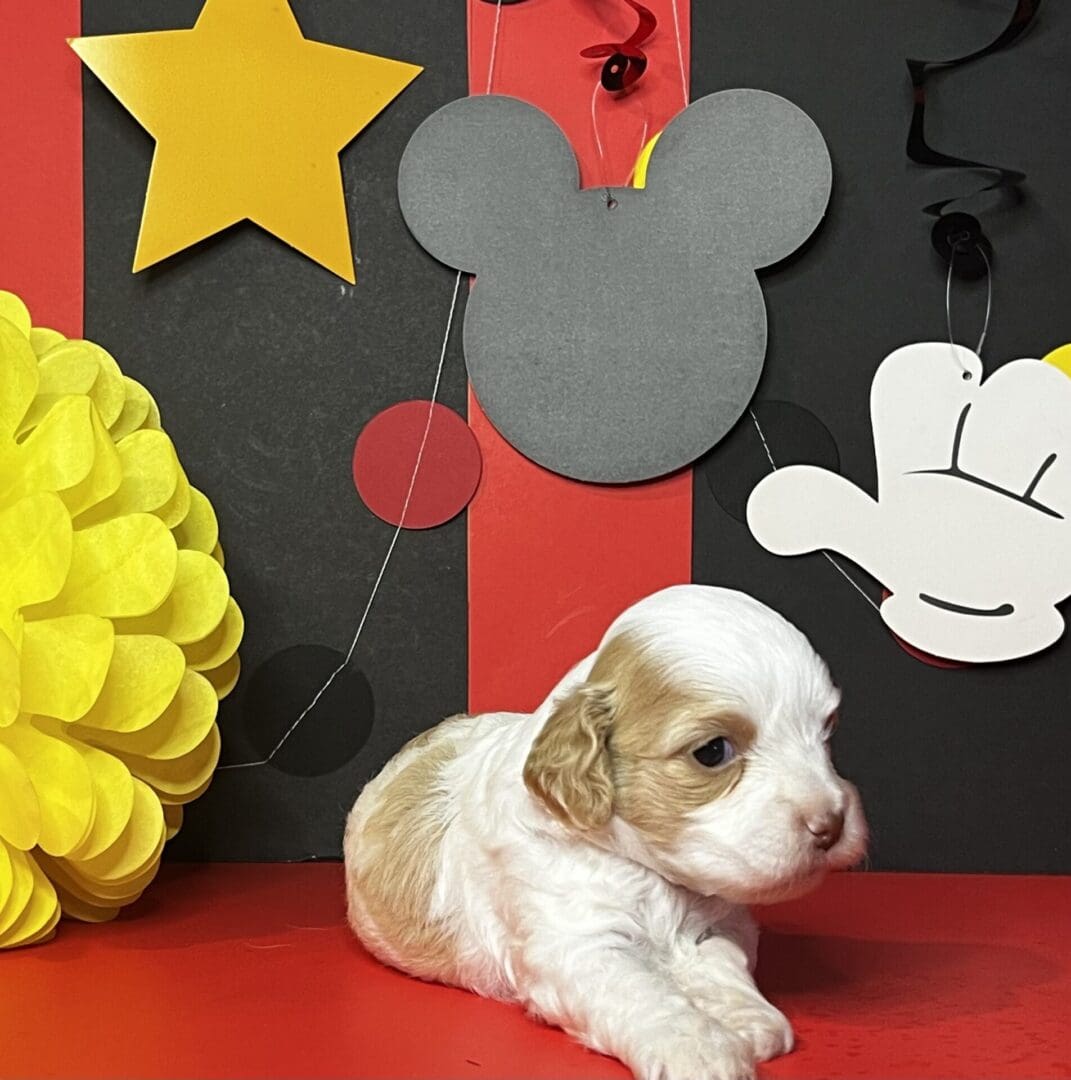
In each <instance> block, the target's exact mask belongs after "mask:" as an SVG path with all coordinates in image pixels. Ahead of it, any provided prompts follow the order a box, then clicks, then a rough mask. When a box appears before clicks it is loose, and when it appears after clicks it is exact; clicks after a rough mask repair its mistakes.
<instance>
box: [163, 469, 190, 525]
mask: <svg viewBox="0 0 1071 1080" xmlns="http://www.w3.org/2000/svg"><path fill="white" fill-rule="evenodd" d="M192 490H193V489H192V488H191V487H190V482H189V480H188V479H187V478H186V474H185V473H184V472H183V471H182V466H181V465H180V466H179V470H178V479H177V481H176V483H175V492H174V494H173V495H172V496H171V498H170V499H168V500H167V502H166V503H164V505H163V506H161V507H160V508H159V509H158V510H156V511H155V513H156V516H157V517H158V518H159V519H160V520H161V521H162V522H163V523H164V524H165V525H166V526H167V527H168V528H169V529H173V528H174V527H175V526H176V525H178V524H179V522H181V521H182V520H183V519H184V518H185V517H186V515H187V514H188V513H189V511H190V499H191V495H190V492H191V491H192Z"/></svg>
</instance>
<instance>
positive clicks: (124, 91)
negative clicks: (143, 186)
mask: <svg viewBox="0 0 1071 1080" xmlns="http://www.w3.org/2000/svg"><path fill="white" fill-rule="evenodd" d="M71 45H72V47H73V48H74V50H75V51H76V52H77V53H78V55H79V56H80V57H81V58H82V60H83V62H84V63H85V64H86V65H87V66H88V67H89V68H90V69H91V70H92V71H93V72H94V74H96V75H97V77H98V78H100V80H101V81H102V82H103V83H104V84H105V86H107V87H108V89H109V90H111V92H112V93H113V94H115V96H116V97H117V98H118V99H119V101H120V102H122V104H123V105H124V106H125V107H126V108H127V109H129V110H130V112H131V113H132V114H133V115H134V117H135V118H136V119H137V120H138V122H139V123H141V124H142V126H143V127H145V128H146V129H147V130H148V132H149V133H150V134H151V135H152V136H153V138H154V139H155V140H156V152H155V154H154V156H153V163H152V172H151V174H150V177H149V187H148V191H147V193H146V199H145V211H144V214H143V217H142V222H141V233H140V235H139V237H138V247H137V253H136V255H135V257H134V270H135V271H137V270H141V269H143V268H144V267H146V266H151V265H152V264H153V263H156V262H159V261H160V260H161V259H164V258H167V257H168V256H169V255H172V254H174V253H175V252H176V251H181V250H182V249H183V248H186V247H189V246H190V245H191V244H195V243H197V242H198V241H199V240H203V239H204V238H205V237H207V236H211V235H213V234H214V233H217V232H219V231H220V230H222V229H225V228H227V227H228V226H230V225H233V224H235V223H236V222H238V221H242V220H244V219H249V220H251V221H254V222H256V223H257V224H258V225H260V226H261V227H262V228H264V229H267V230H268V231H269V232H271V233H274V234H275V235H276V236H278V237H279V238H280V239H282V240H284V241H285V242H286V243H288V244H290V245H291V246H292V247H295V248H297V249H298V250H299V251H301V252H303V253H304V254H306V255H308V256H309V257H310V258H312V259H314V260H316V262H318V263H320V264H322V265H323V266H326V267H327V268H328V269H329V270H332V271H334V273H336V274H338V275H339V276H340V277H343V278H345V280H347V281H349V282H353V281H354V273H353V255H352V252H351V248H350V236H349V225H348V221H347V217H346V204H345V197H344V193H343V189H342V175H341V170H340V168H339V163H338V153H339V151H340V150H341V149H342V148H343V147H344V146H345V145H346V144H347V143H348V142H350V140H351V139H353V138H354V136H355V135H356V134H357V133H358V132H359V131H360V130H361V129H362V128H364V127H365V126H366V125H367V124H368V123H369V122H370V121H371V120H372V119H373V117H375V116H376V115H377V114H378V113H379V112H380V111H382V109H384V108H385V107H386V106H387V104H389V102H390V101H391V100H393V98H395V97H396V96H397V95H398V94H400V93H401V92H402V90H404V89H405V87H406V86H408V85H409V83H410V82H412V80H413V79H414V78H416V76H417V75H418V74H419V73H420V71H421V69H420V68H419V67H415V66H414V65H412V64H405V63H400V62H399V61H396V60H387V59H384V58H383V57H378V56H371V55H369V54H366V53H360V52H354V51H352V50H349V49H342V48H337V47H334V46H331V45H323V44H320V43H318V42H314V41H309V40H308V39H306V38H305V37H304V36H303V35H302V33H301V29H300V27H299V26H298V24H297V21H296V20H295V18H294V15H293V13H292V11H291V10H290V8H289V6H288V4H286V3H274V4H264V3H260V4H250V3H248V2H246V0H206V3H205V5H204V7H203V8H202V9H201V13H200V15H199V16H198V19H197V23H196V25H195V26H194V28H193V29H192V30H165V31H157V32H152V33H140V34H115V35H110V36H105V37H88V38H86V37H83V38H76V39H75V40H73V41H72V42H71Z"/></svg>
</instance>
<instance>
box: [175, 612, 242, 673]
mask: <svg viewBox="0 0 1071 1080" xmlns="http://www.w3.org/2000/svg"><path fill="white" fill-rule="evenodd" d="M244 631H245V618H244V616H243V615H242V611H241V609H240V608H239V607H238V605H237V604H236V603H235V601H234V598H233V597H229V598H228V599H227V610H226V611H225V612H224V613H223V621H222V622H221V623H220V624H219V626H217V627H216V629H215V630H213V631H212V633H211V634H209V635H208V636H207V637H204V638H202V639H201V640H200V641H193V642H190V644H189V645H183V646H182V651H183V652H184V653H185V654H186V663H187V664H188V665H189V666H190V667H191V668H192V669H193V670H194V671H211V670H212V669H213V668H217V667H219V666H220V665H221V664H223V663H225V662H226V661H228V660H229V659H230V658H231V657H232V656H233V655H234V654H235V653H236V652H237V651H238V646H239V645H240V644H241V642H242V634H243V632H244Z"/></svg>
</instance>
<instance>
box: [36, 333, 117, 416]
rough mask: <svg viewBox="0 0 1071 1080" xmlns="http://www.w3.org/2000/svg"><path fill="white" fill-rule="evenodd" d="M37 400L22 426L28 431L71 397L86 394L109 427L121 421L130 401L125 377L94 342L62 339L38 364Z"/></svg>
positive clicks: (113, 361) (112, 360)
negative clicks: (59, 403)
mask: <svg viewBox="0 0 1071 1080" xmlns="http://www.w3.org/2000/svg"><path fill="white" fill-rule="evenodd" d="M38 371H39V374H40V379H41V381H40V384H39V386H38V389H37V397H36V398H35V400H34V403H33V405H32V406H31V408H30V409H29V410H28V411H27V413H26V416H25V418H24V419H23V422H22V430H23V431H25V430H27V429H29V428H31V427H33V426H34V424H37V423H39V422H40V421H41V418H42V417H43V416H44V415H45V413H47V412H48V410H49V409H51V408H52V406H53V404H54V403H55V402H56V401H58V400H59V399H60V398H61V397H65V396H66V395H67V394H86V395H87V396H88V397H89V398H90V399H91V400H92V402H93V404H94V405H96V407H97V411H98V412H99V413H100V417H101V419H102V420H103V421H104V426H105V427H110V426H111V425H112V424H113V423H114V422H115V421H116V419H118V417H119V414H120V412H121V411H122V408H123V402H124V401H125V400H126V387H125V386H124V385H123V376H122V373H121V372H120V370H119V366H118V364H116V362H115V360H114V359H112V357H111V356H110V355H109V354H108V353H107V352H106V351H105V350H104V349H102V348H101V347H100V346H99V345H94V344H93V342H91V341H79V340H77V339H71V340H70V341H68V340H66V339H61V340H60V341H58V342H57V343H56V344H54V345H53V346H52V348H50V349H48V350H47V351H46V352H45V353H44V355H43V356H42V357H41V358H40V362H39V364H38Z"/></svg>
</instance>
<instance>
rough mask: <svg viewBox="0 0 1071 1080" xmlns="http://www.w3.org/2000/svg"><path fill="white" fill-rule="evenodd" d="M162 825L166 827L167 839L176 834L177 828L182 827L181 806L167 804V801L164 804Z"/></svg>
mask: <svg viewBox="0 0 1071 1080" xmlns="http://www.w3.org/2000/svg"><path fill="white" fill-rule="evenodd" d="M164 825H165V826H166V827H167V838H168V840H171V839H173V838H174V837H175V836H177V835H178V831H179V829H181V828H182V807H181V806H169V805H168V804H167V803H165V804H164Z"/></svg>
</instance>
